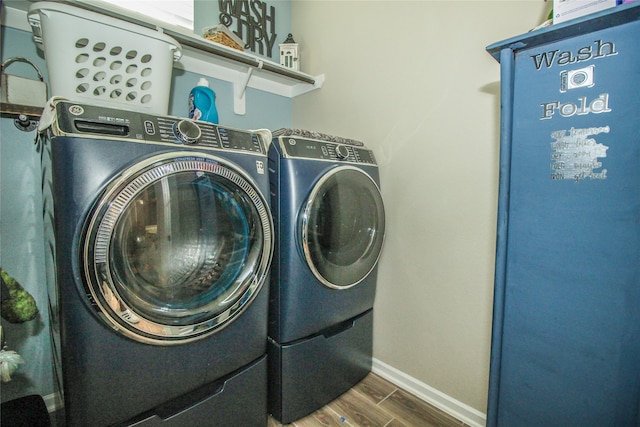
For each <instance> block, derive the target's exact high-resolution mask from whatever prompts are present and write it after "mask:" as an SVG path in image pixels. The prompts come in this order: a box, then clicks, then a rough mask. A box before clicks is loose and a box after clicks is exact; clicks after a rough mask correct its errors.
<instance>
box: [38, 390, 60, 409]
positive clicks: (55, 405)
mask: <svg viewBox="0 0 640 427" xmlns="http://www.w3.org/2000/svg"><path fill="white" fill-rule="evenodd" d="M43 399H44V404H45V405H47V411H48V412H49V413H51V412H55V411H57V410H58V409H62V399H60V394H59V393H51V394H47V395H46V396H43Z"/></svg>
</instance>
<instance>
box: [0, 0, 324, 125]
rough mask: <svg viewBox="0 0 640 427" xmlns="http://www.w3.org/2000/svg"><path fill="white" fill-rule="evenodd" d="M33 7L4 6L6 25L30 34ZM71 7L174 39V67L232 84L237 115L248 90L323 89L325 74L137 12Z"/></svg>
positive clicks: (25, 4)
mask: <svg viewBox="0 0 640 427" xmlns="http://www.w3.org/2000/svg"><path fill="white" fill-rule="evenodd" d="M30 4H31V3H30V2H12V3H11V4H6V5H3V7H4V9H5V13H6V17H5V21H4V22H3V25H7V26H11V27H14V28H17V29H20V30H24V31H29V32H30V31H31V28H30V27H29V25H28V21H27V11H26V9H27V8H28V6H29V5H30ZM72 5H73V6H76V7H83V8H85V9H89V10H92V11H94V12H98V13H102V14H104V15H107V16H111V17H114V18H117V19H121V20H124V21H127V22H130V23H133V24H136V25H141V26H143V27H146V28H152V29H156V30H158V31H162V32H164V33H165V34H167V35H168V36H171V37H173V38H175V39H176V41H178V42H179V43H180V44H181V45H182V58H181V59H180V61H179V62H176V63H175V64H174V67H176V68H179V69H183V70H188V71H190V72H194V73H198V74H203V75H206V76H209V77H213V78H216V79H219V80H222V81H226V82H230V83H231V84H232V85H233V92H234V98H235V99H234V112H235V113H236V114H244V113H245V111H246V105H245V92H246V89H247V87H251V88H254V89H257V90H261V91H264V92H269V93H273V94H276V95H280V96H285V97H288V98H295V97H296V96H298V95H302V94H305V93H307V92H311V91H313V90H316V89H320V88H321V87H322V85H323V84H324V74H321V75H318V76H311V75H309V74H305V73H302V72H300V71H295V70H291V69H289V68H286V67H283V66H282V65H280V64H278V63H275V62H273V61H269V60H267V59H262V58H260V57H258V56H256V55H253V54H250V53H247V52H242V51H239V50H235V49H232V48H229V47H227V46H224V45H221V44H218V43H214V42H211V41H209V40H206V39H205V38H203V37H198V36H196V35H195V34H193V33H189V32H187V30H182V29H181V28H179V27H173V26H170V25H169V24H166V25H165V24H163V23H160V22H159V21H156V22H154V23H151V22H149V19H148V17H145V16H142V15H139V14H136V13H134V12H127V13H126V14H125V13H122V12H118V11H116V10H108V9H104V8H101V7H98V6H95V5H92V4H87V3H79V2H74V3H73V4H72Z"/></svg>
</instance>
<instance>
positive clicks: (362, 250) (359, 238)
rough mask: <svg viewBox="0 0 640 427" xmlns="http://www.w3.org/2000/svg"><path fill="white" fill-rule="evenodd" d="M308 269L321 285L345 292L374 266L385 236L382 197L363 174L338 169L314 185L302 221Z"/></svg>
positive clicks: (374, 184)
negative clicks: (344, 290)
mask: <svg viewBox="0 0 640 427" xmlns="http://www.w3.org/2000/svg"><path fill="white" fill-rule="evenodd" d="M301 219H302V223H301V231H302V246H303V252H304V254H305V258H306V260H307V264H308V265H309V267H310V268H311V271H312V272H313V274H314V275H315V276H316V278H317V279H318V280H320V281H321V282H322V283H323V284H325V285H326V286H328V287H331V288H336V289H345V288H349V287H352V286H354V285H356V284H358V283H359V282H361V281H362V280H363V279H364V278H365V277H367V276H368V275H369V273H371V271H372V270H373V269H374V267H375V266H376V264H377V262H378V258H379V257H380V252H381V250H382V243H383V240H384V231H385V213H384V205H383V203H382V196H381V195H380V190H379V189H378V186H377V185H376V183H375V182H374V181H373V179H371V177H370V176H369V175H367V174H366V173H364V172H363V171H362V170H360V169H357V168H354V167H350V166H341V167H337V168H335V169H332V170H331V171H330V172H328V173H327V174H325V175H323V176H322V178H321V179H320V180H319V181H318V182H317V183H316V185H315V186H314V188H313V189H312V191H311V194H310V196H309V198H308V199H307V202H306V204H305V206H304V211H303V213H302V216H301Z"/></svg>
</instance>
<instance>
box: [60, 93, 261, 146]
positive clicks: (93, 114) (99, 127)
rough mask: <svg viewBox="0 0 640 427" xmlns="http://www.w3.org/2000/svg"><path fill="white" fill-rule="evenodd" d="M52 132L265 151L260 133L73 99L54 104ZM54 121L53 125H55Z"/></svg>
mask: <svg viewBox="0 0 640 427" xmlns="http://www.w3.org/2000/svg"><path fill="white" fill-rule="evenodd" d="M56 115H57V122H56V123H54V133H56V134H60V135H68V136H74V135H77V136H82V137H84V138H87V137H89V138H91V137H95V138H102V139H104V138H108V137H111V138H113V139H120V140H123V139H124V140H128V141H131V142H141V143H145V142H146V143H158V144H171V145H175V144H183V145H189V146H197V147H198V148H212V149H221V150H238V151H245V152H253V153H259V154H266V153H267V147H268V144H269V141H268V140H267V141H264V138H261V136H260V134H259V133H257V132H251V131H247V130H241V129H234V128H230V127H226V126H220V125H215V124H212V123H207V122H201V121H195V120H191V119H185V118H179V117H173V116H159V115H152V114H146V113H141V112H136V111H126V110H118V109H113V108H106V107H100V106H95V105H87V104H78V103H74V102H68V101H63V102H58V103H57V104H56ZM56 124H57V126H55V125H56Z"/></svg>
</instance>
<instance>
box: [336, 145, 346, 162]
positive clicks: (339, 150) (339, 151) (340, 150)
mask: <svg viewBox="0 0 640 427" xmlns="http://www.w3.org/2000/svg"><path fill="white" fill-rule="evenodd" d="M336 156H337V157H338V159H340V160H344V159H346V158H348V157H349V149H348V148H347V147H346V146H345V145H338V146H336Z"/></svg>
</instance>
